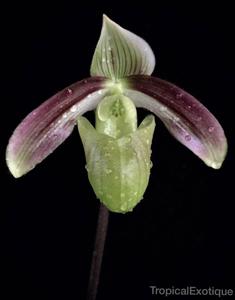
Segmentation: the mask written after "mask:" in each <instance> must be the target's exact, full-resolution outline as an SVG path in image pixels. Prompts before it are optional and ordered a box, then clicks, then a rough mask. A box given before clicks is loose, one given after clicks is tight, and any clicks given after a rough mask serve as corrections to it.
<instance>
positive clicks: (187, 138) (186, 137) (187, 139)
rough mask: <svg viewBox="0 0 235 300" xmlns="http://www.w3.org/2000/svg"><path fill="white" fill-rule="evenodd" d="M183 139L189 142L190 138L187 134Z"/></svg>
mask: <svg viewBox="0 0 235 300" xmlns="http://www.w3.org/2000/svg"><path fill="white" fill-rule="evenodd" d="M184 138H185V140H186V141H187V142H189V141H191V136H190V135H189V134H187V135H186V136H185V137H184Z"/></svg>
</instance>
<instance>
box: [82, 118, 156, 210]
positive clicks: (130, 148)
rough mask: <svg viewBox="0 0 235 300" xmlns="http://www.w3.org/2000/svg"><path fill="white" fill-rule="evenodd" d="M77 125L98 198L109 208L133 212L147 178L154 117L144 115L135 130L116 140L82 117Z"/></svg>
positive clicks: (91, 180) (143, 190)
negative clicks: (98, 130)
mask: <svg viewBox="0 0 235 300" xmlns="http://www.w3.org/2000/svg"><path fill="white" fill-rule="evenodd" d="M77 124H78V130H79V133H80V136H81V139H82V143H83V146H84V150H85V155H86V162H87V165H86V169H87V171H88V178H89V181H90V183H91V185H92V187H93V189H94V192H95V194H96V196H97V198H99V199H100V201H101V202H102V203H103V204H104V205H105V206H106V207H107V208H108V209H109V210H110V211H113V212H119V213H126V212H128V211H132V210H133V208H134V207H135V206H136V205H137V203H138V202H139V201H140V200H141V199H142V198H143V194H144V192H145V190H146V188H147V185H148V181H149V175H150V168H151V160H150V156H151V143H152V137H153V132H154V128H155V120H154V117H153V116H152V115H150V116H147V117H146V118H145V119H144V120H143V122H142V123H141V124H140V126H139V128H138V129H137V130H136V131H135V132H133V133H131V134H128V135H125V136H122V137H121V138H117V139H115V138H113V137H110V136H108V135H105V134H102V133H99V132H97V130H96V129H95V128H94V127H93V126H92V125H91V123H90V122H89V121H88V120H87V119H86V118H84V117H79V118H78V120H77Z"/></svg>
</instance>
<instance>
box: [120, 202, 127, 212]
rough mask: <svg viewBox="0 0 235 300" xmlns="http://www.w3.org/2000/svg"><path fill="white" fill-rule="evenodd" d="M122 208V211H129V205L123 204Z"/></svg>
mask: <svg viewBox="0 0 235 300" xmlns="http://www.w3.org/2000/svg"><path fill="white" fill-rule="evenodd" d="M120 208H121V210H122V211H125V210H126V209H127V203H126V202H125V203H123V204H122V205H121V207H120Z"/></svg>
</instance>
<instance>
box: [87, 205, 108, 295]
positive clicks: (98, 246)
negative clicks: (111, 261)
mask: <svg viewBox="0 0 235 300" xmlns="http://www.w3.org/2000/svg"><path fill="white" fill-rule="evenodd" d="M108 220H109V211H108V209H107V208H106V207H105V206H104V205H103V204H102V203H100V208H99V216H98V221H97V227H96V237H95V245H94V250H93V255H92V261H91V269H90V277H89V283H88V291H87V300H95V299H96V295H97V291H98V285H99V278H100V272H101V266H102V258H103V253H104V245H105V240H106V235H107V229H108Z"/></svg>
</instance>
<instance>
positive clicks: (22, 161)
mask: <svg viewBox="0 0 235 300" xmlns="http://www.w3.org/2000/svg"><path fill="white" fill-rule="evenodd" d="M104 82H105V79H104V78H102V77H92V78H88V79H85V80H82V81H79V82H76V83H74V84H72V85H71V86H69V87H67V88H65V89H63V90H62V91H60V92H58V93H57V94H55V95H54V96H53V97H51V98H49V99H48V100H47V101H45V102H44V103H43V104H41V105H40V106H39V107H38V108H36V109H35V110H33V111H32V112H31V113H30V114H29V115H28V116H27V117H26V118H25V119H24V120H23V121H22V122H21V123H20V124H19V125H18V127H17V128H16V129H15V131H14V132H13V134H12V136H11V138H10V140H9V144H8V146H7V150H6V161H7V165H8V168H9V170H10V171H11V173H12V175H13V176H14V177H16V178H17V177H20V176H22V175H24V174H25V173H27V172H29V171H30V170H32V169H33V168H34V167H35V166H36V165H37V164H38V163H40V162H41V161H42V160H43V159H44V158H46V157H47V156H48V155H49V154H50V153H52V152H53V151H54V150H55V149H56V148H57V147H58V146H59V145H60V144H61V143H62V142H63V141H64V140H65V139H66V138H67V137H68V136H69V135H70V134H71V132H72V130H73V127H74V125H75V124H76V119H77V117H78V116H79V115H82V114H83V113H85V112H86V111H88V110H92V109H94V108H95V107H96V106H97V104H98V103H99V101H100V100H101V99H102V97H103V93H104V92H105V89H104Z"/></svg>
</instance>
